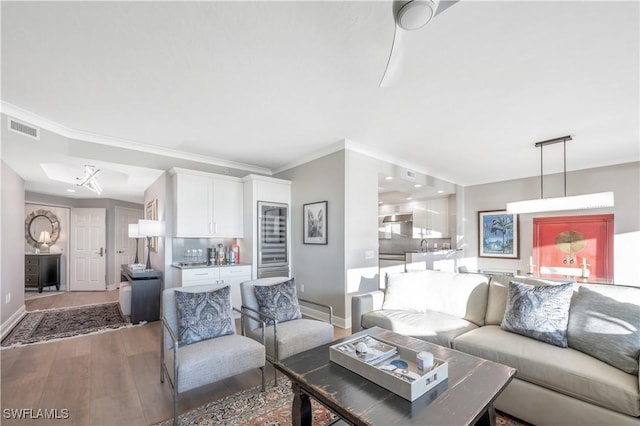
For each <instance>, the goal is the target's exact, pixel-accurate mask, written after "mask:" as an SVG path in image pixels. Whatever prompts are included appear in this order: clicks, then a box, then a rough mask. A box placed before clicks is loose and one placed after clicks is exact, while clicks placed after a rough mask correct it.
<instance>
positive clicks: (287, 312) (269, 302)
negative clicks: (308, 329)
mask: <svg viewBox="0 0 640 426" xmlns="http://www.w3.org/2000/svg"><path fill="white" fill-rule="evenodd" d="M253 288H254V289H255V292H256V299H258V308H259V309H258V310H259V311H260V313H263V314H266V315H270V316H272V317H275V319H277V320H278V322H285V321H290V320H294V319H298V318H302V313H301V312H300V305H299V303H298V293H297V292H296V283H295V281H294V279H293V278H291V279H290V280H288V281H285V282H283V283H278V284H273V285H257V286H254V287H253ZM264 320H265V323H266V324H267V325H272V324H273V321H272V320H271V319H270V318H264Z"/></svg>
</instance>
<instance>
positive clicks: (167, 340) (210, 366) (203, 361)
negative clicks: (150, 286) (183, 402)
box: [160, 285, 266, 425]
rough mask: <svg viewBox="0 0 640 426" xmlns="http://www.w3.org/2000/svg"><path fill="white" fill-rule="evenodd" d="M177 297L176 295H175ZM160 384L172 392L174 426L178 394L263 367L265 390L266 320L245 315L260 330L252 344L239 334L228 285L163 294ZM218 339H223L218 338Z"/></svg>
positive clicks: (248, 313) (177, 290)
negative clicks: (167, 382)
mask: <svg viewBox="0 0 640 426" xmlns="http://www.w3.org/2000/svg"><path fill="white" fill-rule="evenodd" d="M176 293H178V294H176ZM162 304H163V309H162V317H161V318H160V320H161V322H162V328H161V329H162V333H161V348H160V381H161V382H162V383H164V379H165V375H166V376H167V378H168V379H169V384H170V385H171V387H172V390H173V423H174V425H175V424H177V420H178V396H179V394H180V393H182V392H185V391H188V390H191V389H195V388H198V387H200V386H204V385H206V384H209V383H214V382H217V381H219V380H222V379H226V378H227V377H231V376H235V375H236V374H240V373H243V372H245V371H249V370H251V369H254V368H259V369H260V370H261V373H262V390H263V391H264V365H265V359H266V358H265V345H264V339H265V335H264V321H262V320H260V318H258V316H257V315H255V314H252V313H250V312H247V313H244V314H242V317H241V318H242V321H244V318H245V317H251V320H252V321H254V323H255V324H256V325H257V328H256V330H255V333H254V335H253V339H250V338H248V337H245V336H242V335H238V334H236V327H235V319H234V316H233V311H234V310H235V311H237V312H241V311H239V310H237V309H233V308H232V307H231V306H232V305H231V291H230V288H229V286H228V285H226V286H225V285H202V286H193V287H177V288H170V289H167V290H164V291H163V293H162ZM216 334H221V335H219V336H216Z"/></svg>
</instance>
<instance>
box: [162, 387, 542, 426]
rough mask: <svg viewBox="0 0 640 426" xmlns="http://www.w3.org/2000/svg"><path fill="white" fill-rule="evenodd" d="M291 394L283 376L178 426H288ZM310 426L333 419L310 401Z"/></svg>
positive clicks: (511, 421) (502, 417)
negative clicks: (274, 382)
mask: <svg viewBox="0 0 640 426" xmlns="http://www.w3.org/2000/svg"><path fill="white" fill-rule="evenodd" d="M292 401H293V392H292V391H291V382H290V381H289V380H288V379H287V378H285V377H283V378H279V379H278V386H274V384H273V382H270V383H267V388H266V390H265V391H264V392H260V386H256V387H253V388H251V389H247V390H244V391H242V392H238V393H236V394H233V395H230V396H228V397H226V398H223V399H220V400H218V401H214V402H210V403H208V404H205V405H203V406H200V407H198V408H195V409H193V410H190V411H187V412H186V413H184V414H181V415H180V417H179V418H178V424H179V425H180V426H196V425H198V426H213V425H226V426H244V425H247V426H285V425H286V426H289V425H291V403H292ZM311 412H312V416H313V417H312V424H313V425H314V426H326V425H328V424H331V423H332V422H333V421H334V420H336V419H337V417H336V416H335V414H333V413H332V412H331V411H329V410H328V409H327V408H325V407H324V406H322V405H321V404H320V403H318V402H316V401H315V400H314V399H313V398H311ZM172 424H173V419H167V420H165V421H163V422H161V423H157V424H156V425H155V426H170V425H172ZM496 424H497V425H505V426H530V425H527V424H526V423H522V422H520V421H518V420H517V419H515V418H513V417H510V416H507V415H506V414H503V413H500V412H496Z"/></svg>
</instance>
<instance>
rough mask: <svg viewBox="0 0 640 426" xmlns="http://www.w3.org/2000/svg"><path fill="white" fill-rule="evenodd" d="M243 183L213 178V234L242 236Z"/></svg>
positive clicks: (217, 235)
mask: <svg viewBox="0 0 640 426" xmlns="http://www.w3.org/2000/svg"><path fill="white" fill-rule="evenodd" d="M242 193H243V185H242V182H240V181H232V180H226V179H213V216H212V220H213V236H215V237H238V238H240V237H242V236H243V235H244V232H243V223H242V218H243V199H242Z"/></svg>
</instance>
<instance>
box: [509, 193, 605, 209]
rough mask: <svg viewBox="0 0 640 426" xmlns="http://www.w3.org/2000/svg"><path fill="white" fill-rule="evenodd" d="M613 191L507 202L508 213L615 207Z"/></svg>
mask: <svg viewBox="0 0 640 426" xmlns="http://www.w3.org/2000/svg"><path fill="white" fill-rule="evenodd" d="M613 206H614V201H613V192H598V193H595V194H585V195H574V196H570V197H557V198H539V199H535V200H525V201H514V202H512V203H507V208H506V210H507V213H514V214H518V213H538V212H555V211H562V210H582V209H597V208H603V207H613Z"/></svg>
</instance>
